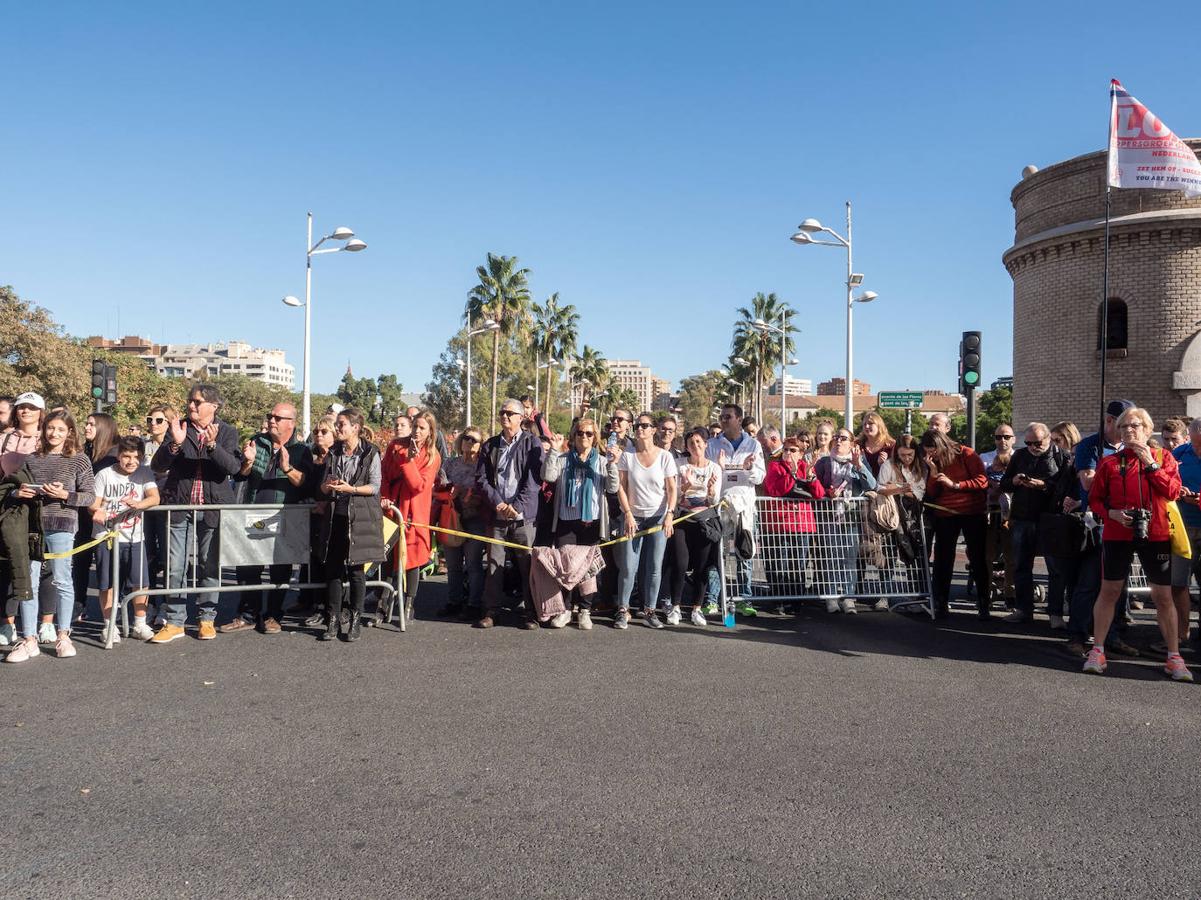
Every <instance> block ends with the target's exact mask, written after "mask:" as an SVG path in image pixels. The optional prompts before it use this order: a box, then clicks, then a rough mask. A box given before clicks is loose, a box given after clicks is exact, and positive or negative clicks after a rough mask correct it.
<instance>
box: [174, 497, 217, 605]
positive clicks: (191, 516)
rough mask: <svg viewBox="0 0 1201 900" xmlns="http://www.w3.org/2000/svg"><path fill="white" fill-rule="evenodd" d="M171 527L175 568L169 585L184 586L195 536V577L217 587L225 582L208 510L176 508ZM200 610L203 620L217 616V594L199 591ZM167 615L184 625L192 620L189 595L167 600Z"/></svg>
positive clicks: (215, 533) (199, 582)
mask: <svg viewBox="0 0 1201 900" xmlns="http://www.w3.org/2000/svg"><path fill="white" fill-rule="evenodd" d="M170 516H171V524H170V526H169V527H168V541H169V542H170V547H171V571H170V572H169V573H168V578H169V581H168V584H167V586H168V587H171V588H182V587H184V586H185V583H184V579H185V577H186V575H187V571H188V558H189V555H190V554H191V552H192V540H193V537H194V538H195V541H196V566H195V578H196V581H197V583H198V584H199V585H200V586H201V587H216V586H217V585H218V584H220V583H221V567H220V564H219V563H220V559H219V558H218V555H217V526H215V525H208V524H206V523H205V521H204V513H203V512H198V513H190V512H184V513H181V512H173V513H171V514H170ZM195 596H196V611H197V613H198V614H199V617H200V620H201V621H202V622H211V621H213V619H215V618H217V595H216V594H197V595H195ZM163 617H164V618H165V619H166V620H167V624H168V625H179V626H181V627H182V626H183V624H184V623H185V622H187V621H188V599H187V596H186V595H182V594H180V595H176V596H174V597H168V598H167V600H166V602H165V603H164V604H163Z"/></svg>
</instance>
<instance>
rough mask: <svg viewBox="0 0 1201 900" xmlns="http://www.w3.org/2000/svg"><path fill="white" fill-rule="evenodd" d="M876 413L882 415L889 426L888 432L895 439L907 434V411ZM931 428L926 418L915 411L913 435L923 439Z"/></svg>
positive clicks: (888, 410)
mask: <svg viewBox="0 0 1201 900" xmlns="http://www.w3.org/2000/svg"><path fill="white" fill-rule="evenodd" d="M876 412H878V413H879V414H880V418H881V419H883V420H884V424H885V425H887V426H888V431H889V433H890V434H891V435H892V436H893V437H894V438H895V437H900V436H901V435H902V434H904V433H905V410H903V409H877V410H876ZM929 427H930V426H929V422H928V421H927V419H926V417H925V416H924V415H922V414H921V413H920V412H918V411H917V410H916V409H915V410H914V411H913V424H912V432H911V433H912V434H915V435H917V436H918V437H921V436H922V435H923V434H925V433H926V429H927V428H929Z"/></svg>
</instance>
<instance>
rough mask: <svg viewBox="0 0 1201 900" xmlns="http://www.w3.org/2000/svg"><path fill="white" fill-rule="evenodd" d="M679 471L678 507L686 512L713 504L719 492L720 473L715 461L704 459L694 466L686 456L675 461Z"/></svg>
mask: <svg viewBox="0 0 1201 900" xmlns="http://www.w3.org/2000/svg"><path fill="white" fill-rule="evenodd" d="M677 467H678V469H679V472H680V491H679V496H680V503H679V506H680V509H681V510H683V511H685V512H688V511H690V510H694V509H700V508H701V507H704V506H713V505H714V504H715V503H717V498H718V496H719V495H720V494H721V481H722V473H721V468H720V467H719V466H718V465H717V463H715V462H711V461H710V460H705V462H704V464H703V465H699V466H694V465H693V464H692V463H690V462H689V461H688V460H687V458H685V459H682V460H680V461H679V462H678V463H677Z"/></svg>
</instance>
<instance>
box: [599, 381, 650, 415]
mask: <svg viewBox="0 0 1201 900" xmlns="http://www.w3.org/2000/svg"><path fill="white" fill-rule="evenodd" d="M593 404H594V408H595V409H596V410H597V411H598V412H600V413H601V414H602V416H601V417H602V418H604V417H606V416H608V415H611V414H612V413H613V411H614V410H616V409H628V410H630V411H631V412H633V413H634V414H635V415H637V414H638V413H639V412H640V410H639V409H638V394H637V393H635V392H634V390H633V389H632V388H627V387H622V385H621V384H619V383H618V382H616V381H613V380H610V381H609V382H608V383H607V384H606V385H605V387H604V389H603V390H601V391H600V392H599V393H597V394H596V395H595V397H594V399H593Z"/></svg>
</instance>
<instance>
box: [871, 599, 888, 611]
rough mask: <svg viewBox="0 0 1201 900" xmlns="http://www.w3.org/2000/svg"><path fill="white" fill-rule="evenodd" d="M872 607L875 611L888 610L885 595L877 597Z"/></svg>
mask: <svg viewBox="0 0 1201 900" xmlns="http://www.w3.org/2000/svg"><path fill="white" fill-rule="evenodd" d="M872 609H874V610H875V611H876V612H888V609H889V607H888V598H887V597H880V598H878V599H877V600H876V602H875V604H874V605H873V606H872Z"/></svg>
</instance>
